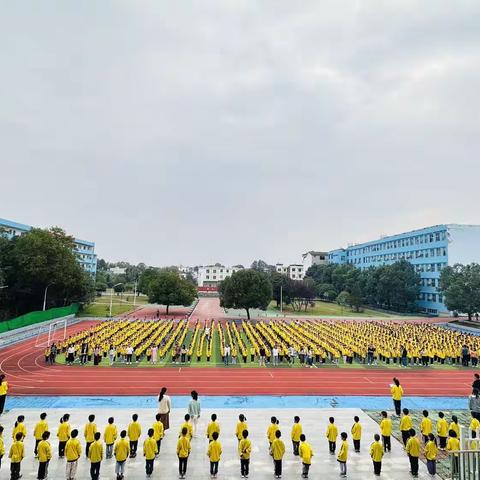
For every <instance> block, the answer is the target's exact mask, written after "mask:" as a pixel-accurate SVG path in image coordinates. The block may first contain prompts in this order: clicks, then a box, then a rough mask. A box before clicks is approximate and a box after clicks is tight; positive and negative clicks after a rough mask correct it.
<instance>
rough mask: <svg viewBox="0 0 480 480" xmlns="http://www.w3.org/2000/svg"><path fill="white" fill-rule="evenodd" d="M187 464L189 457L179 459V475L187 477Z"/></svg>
mask: <svg viewBox="0 0 480 480" xmlns="http://www.w3.org/2000/svg"><path fill="white" fill-rule="evenodd" d="M187 462H188V457H185V458H182V457H178V473H179V474H180V475H185V474H186V473H187Z"/></svg>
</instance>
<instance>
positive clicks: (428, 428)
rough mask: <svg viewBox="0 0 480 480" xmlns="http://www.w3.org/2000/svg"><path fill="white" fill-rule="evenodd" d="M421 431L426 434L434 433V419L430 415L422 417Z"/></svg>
mask: <svg viewBox="0 0 480 480" xmlns="http://www.w3.org/2000/svg"><path fill="white" fill-rule="evenodd" d="M420 432H422V435H425V436H428V434H429V433H432V421H431V420H430V419H429V418H428V417H424V418H422V421H421V422H420Z"/></svg>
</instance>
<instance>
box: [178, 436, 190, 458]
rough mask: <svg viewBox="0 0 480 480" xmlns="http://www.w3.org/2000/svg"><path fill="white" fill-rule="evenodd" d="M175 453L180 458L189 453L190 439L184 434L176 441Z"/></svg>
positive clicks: (185, 456)
mask: <svg viewBox="0 0 480 480" xmlns="http://www.w3.org/2000/svg"><path fill="white" fill-rule="evenodd" d="M177 455H178V456H179V457H180V458H187V457H188V455H190V440H189V439H188V438H187V437H186V436H185V437H184V436H181V437H180V438H179V439H178V442H177Z"/></svg>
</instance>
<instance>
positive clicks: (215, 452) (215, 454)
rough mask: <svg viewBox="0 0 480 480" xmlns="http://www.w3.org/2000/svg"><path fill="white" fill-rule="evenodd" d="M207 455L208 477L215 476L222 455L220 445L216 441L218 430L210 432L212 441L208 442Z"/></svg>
mask: <svg viewBox="0 0 480 480" xmlns="http://www.w3.org/2000/svg"><path fill="white" fill-rule="evenodd" d="M207 456H208V458H209V459H210V477H211V478H217V474H218V462H219V461H220V457H221V456H222V445H221V444H220V442H219V441H218V432H213V434H212V441H211V442H210V443H209V444H208V450H207Z"/></svg>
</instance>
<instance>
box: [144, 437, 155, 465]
mask: <svg viewBox="0 0 480 480" xmlns="http://www.w3.org/2000/svg"><path fill="white" fill-rule="evenodd" d="M157 453H158V448H157V442H156V441H155V439H154V438H153V437H148V438H147V439H146V440H145V441H144V442H143V456H144V457H145V458H146V459H147V460H153V459H154V458H155V455H156V454H157Z"/></svg>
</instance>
